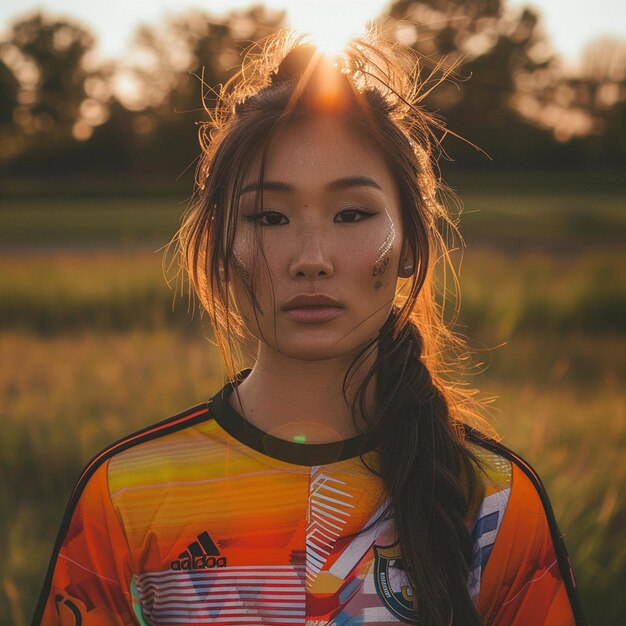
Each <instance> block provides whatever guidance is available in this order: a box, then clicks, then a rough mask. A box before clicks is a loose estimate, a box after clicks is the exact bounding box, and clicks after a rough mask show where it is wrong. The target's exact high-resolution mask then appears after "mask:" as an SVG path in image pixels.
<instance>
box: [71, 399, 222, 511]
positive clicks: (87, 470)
mask: <svg viewBox="0 0 626 626" xmlns="http://www.w3.org/2000/svg"><path fill="white" fill-rule="evenodd" d="M209 406H210V405H209V403H207V402H204V403H202V404H197V405H195V406H192V407H190V408H188V409H185V410H184V411H181V412H179V413H176V414H175V415H172V416H171V417H168V418H167V419H164V420H162V421H159V422H156V423H154V424H151V425H149V426H146V427H144V428H141V429H140V430H137V431H135V432H132V433H129V434H128V435H125V436H124V437H122V438H121V439H119V440H117V441H115V442H114V443H112V444H110V445H108V446H107V447H106V448H104V449H103V450H101V451H100V452H98V453H97V454H96V455H95V456H94V457H93V458H92V459H91V460H90V461H89V462H88V463H87V465H86V466H85V467H84V469H83V471H82V473H81V475H80V478H79V479H78V481H77V482H76V485H75V487H74V491H73V494H72V499H76V498H78V497H80V494H81V493H82V491H83V490H84V488H85V487H86V486H87V484H88V483H89V481H90V480H92V479H93V477H94V476H95V475H96V474H97V473H105V474H108V475H109V478H110V473H111V471H112V469H113V470H118V471H119V470H120V469H122V470H125V469H126V470H127V469H130V468H131V467H132V466H133V465H135V466H136V460H137V457H145V458H150V457H152V458H153V459H156V458H157V457H159V456H160V459H158V460H159V461H160V462H163V461H167V457H168V456H170V455H172V454H173V453H174V451H175V449H176V444H175V443H174V442H175V441H176V440H177V439H180V438H181V436H183V437H184V433H185V431H187V430H188V429H190V428H192V427H194V426H195V425H197V424H200V423H202V422H206V421H207V420H209V419H210V410H209ZM155 451H160V455H159V454H158V453H157V454H156V455H155V454H154V452H155Z"/></svg>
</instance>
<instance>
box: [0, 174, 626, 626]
mask: <svg viewBox="0 0 626 626" xmlns="http://www.w3.org/2000/svg"><path fill="white" fill-rule="evenodd" d="M542 185H543V190H541V189H539V190H538V189H537V188H535V187H533V192H532V193H530V192H527V193H526V195H524V193H523V190H522V189H519V190H517V191H516V192H515V193H513V192H512V191H510V190H507V189H495V190H494V191H492V193H488V192H487V191H485V190H484V189H480V188H479V187H476V188H475V189H474V190H473V191H471V192H470V193H468V194H467V195H466V196H465V197H466V198H467V200H466V210H467V211H468V216H467V218H466V220H465V222H464V223H465V224H466V225H467V228H465V229H464V232H465V233H466V238H467V241H468V244H469V247H468V250H467V252H466V254H465V257H464V260H463V264H462V266H461V282H462V286H463V299H462V309H461V311H462V313H461V317H460V319H459V327H458V329H459V331H460V332H463V333H465V334H467V335H468V336H469V337H471V338H472V340H473V341H472V345H473V346H474V347H475V348H476V349H477V350H478V352H477V354H478V360H479V361H481V362H482V363H484V365H483V366H482V367H481V369H482V370H483V371H482V373H479V374H477V375H476V377H475V379H474V380H472V384H475V385H477V386H479V387H480V388H481V389H482V390H483V391H484V392H485V394H486V395H493V396H497V399H496V400H495V402H494V403H493V404H492V405H491V409H490V419H491V421H492V422H493V424H494V426H495V427H496V429H497V430H498V431H499V433H500V434H501V435H502V437H503V439H504V442H505V443H506V444H507V445H509V446H511V447H513V448H514V449H516V450H517V451H518V452H520V453H521V454H522V455H524V456H525V457H526V458H527V459H528V460H529V461H530V462H531V463H532V464H533V465H534V466H535V468H536V469H537V470H538V472H539V473H540V475H541V476H542V478H543V479H544V482H545V484H546V486H547V489H548V492H549V494H550V496H551V500H552V503H553V506H554V509H555V512H556V514H557V519H558V520H559V522H560V526H561V530H562V531H563V533H564V534H565V538H566V543H567V545H568V548H569V551H570V554H571V556H572V560H573V563H574V568H575V571H576V573H577V576H578V580H579V584H580V588H581V593H582V597H583V606H584V607H585V609H586V611H587V613H588V617H589V619H590V622H591V623H592V624H599V625H604V624H621V623H625V620H626V598H625V597H624V595H623V593H622V591H623V589H624V586H625V585H626V542H624V539H623V527H624V524H625V523H626V502H625V501H624V497H623V493H624V488H625V486H626V461H625V460H624V459H625V458H626V457H625V455H624V450H625V449H626V406H625V405H626V401H625V397H624V392H623V384H624V380H623V373H624V372H625V371H626V356H625V355H626V338H625V336H624V332H623V320H624V314H625V313H626V278H625V277H626V272H624V271H623V270H624V263H623V261H622V260H621V256H620V255H621V251H620V249H619V248H618V247H617V245H616V244H617V243H618V242H619V240H620V238H623V234H624V218H623V216H624V211H623V209H624V206H623V195H622V196H620V195H619V194H618V193H616V191H615V189H609V191H608V192H607V193H606V194H605V195H602V194H599V193H598V189H597V188H591V189H590V190H589V192H588V193H587V195H585V194H584V193H582V192H579V193H576V191H577V190H576V189H574V190H572V189H568V192H567V193H560V194H559V193H558V189H549V188H546V184H545V181H544V182H543V183H542ZM556 187H558V185H557V186H556ZM581 187H582V185H581ZM459 190H460V192H461V193H463V185H459ZM574 197H576V198H577V200H576V202H573V198H574ZM529 198H532V202H531V201H530V200H529ZM592 201H593V203H594V204H593V214H592V215H591V216H588V215H586V214H585V217H584V219H586V220H587V222H586V223H587V226H586V227H584V228H583V226H580V225H579V226H576V227H574V226H571V225H570V226H568V228H564V229H561V230H559V229H558V228H556V226H555V227H554V229H552V230H551V227H550V228H549V227H547V226H546V224H558V223H561V224H569V223H570V222H569V220H568V215H569V217H570V218H572V219H577V218H576V215H579V214H580V212H581V210H582V207H584V206H585V203H586V202H592ZM181 206H182V205H181V203H180V202H178V201H177V200H176V199H175V198H172V197H169V198H161V199H150V198H147V199H146V198H144V197H128V198H127V197H114V198H108V199H102V198H100V199H99V200H98V199H97V198H89V199H85V198H79V197H74V198H70V199H69V200H68V201H64V200H63V201H62V200H61V199H60V198H57V200H56V201H55V203H53V205H47V204H46V206H45V207H44V205H43V204H42V202H41V199H40V198H37V197H31V196H25V195H23V196H18V197H9V198H6V199H5V200H3V201H2V202H0V215H2V216H3V227H6V228H3V230H2V235H1V236H0V310H1V311H2V315H1V317H0V479H1V480H2V482H3V485H5V488H4V489H3V490H1V491H0V554H2V556H3V558H2V560H1V562H0V623H1V624H15V626H22V625H23V624H26V623H27V622H28V620H29V619H30V617H31V614H32V610H33V606H34V602H35V598H36V596H37V593H38V590H39V588H40V586H41V583H42V580H43V576H44V573H45V569H46V567H47V562H48V559H49V556H50V550H51V547H52V543H53V541H54V537H55V533H56V530H57V528H58V525H59V523H60V520H61V517H62V515H63V509H64V507H65V503H66V500H67V497H68V495H69V492H70V489H71V487H72V485H73V483H74V482H75V480H76V478H77V477H78V475H79V473H80V470H81V468H82V466H83V465H84V464H85V463H86V462H87V460H88V459H89V458H90V457H91V456H92V455H93V454H95V453H96V452H97V451H98V450H99V449H100V448H102V447H103V446H105V445H106V444H107V443H110V442H111V441H113V440H115V439H116V438H119V437H120V436H122V435H123V434H125V433H128V432H130V431H132V430H135V429H137V428H140V427H142V426H144V425H146V424H149V423H151V422H154V421H157V420H160V419H163V418H165V417H167V416H169V415H171V414H173V413H176V412H179V411H181V410H183V409H184V408H186V407H188V406H192V405H193V404H196V403H199V402H202V401H204V400H206V399H207V398H208V397H210V396H211V394H212V393H213V392H214V391H215V390H217V389H218V388H219V386H220V385H221V384H222V382H223V379H222V372H221V366H220V363H219V358H218V356H217V354H216V353H215V351H214V348H213V346H212V345H211V344H210V341H209V339H210V328H209V326H208V322H207V321H206V320H203V319H201V318H200V317H199V316H198V315H196V316H195V318H194V319H193V320H192V319H191V317H190V315H189V312H188V306H187V301H186V299H181V298H177V299H176V300H175V306H174V307H173V301H174V294H173V292H172V291H170V290H169V289H168V288H167V286H166V284H165V281H164V279H163V275H162V268H161V255H160V253H159V252H157V250H158V249H159V248H160V247H161V246H162V245H163V244H164V243H165V242H166V241H167V239H168V237H169V236H170V235H171V233H172V232H173V230H174V229H175V228H176V224H177V221H178V216H179V213H180V209H181ZM568 207H569V208H568ZM620 207H621V209H620ZM478 210H480V212H479V213H477V212H475V211H478ZM568 211H570V212H569V213H568ZM584 219H583V222H584ZM590 223H592V224H593V226H589V224H590ZM541 225H543V228H542V227H541ZM581 229H582V231H581ZM583 233H584V234H583Z"/></svg>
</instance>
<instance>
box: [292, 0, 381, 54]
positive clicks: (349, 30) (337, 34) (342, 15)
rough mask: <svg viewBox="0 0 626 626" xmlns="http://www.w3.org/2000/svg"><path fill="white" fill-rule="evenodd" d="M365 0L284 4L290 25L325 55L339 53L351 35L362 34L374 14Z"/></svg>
mask: <svg viewBox="0 0 626 626" xmlns="http://www.w3.org/2000/svg"><path fill="white" fill-rule="evenodd" d="M363 5H367V3H365V2H362V1H360V2H352V1H350V0H348V1H345V2H337V1H336V0H316V2H304V1H301V2H299V3H289V4H287V11H288V18H289V22H290V25H291V27H292V28H293V29H294V30H295V31H297V32H299V33H304V34H306V36H307V39H308V40H309V41H310V42H311V43H313V44H314V45H315V46H316V47H317V48H318V50H319V51H320V52H322V53H323V54H325V55H326V56H328V57H333V56H336V55H338V54H341V53H342V52H343V51H344V50H345V48H346V47H347V45H348V42H349V41H350V40H351V39H353V38H354V37H359V36H362V35H364V34H365V32H366V30H367V23H368V21H369V20H371V19H374V18H375V17H376V15H377V14H378V13H377V12H376V11H375V10H373V9H372V8H371V7H367V6H363Z"/></svg>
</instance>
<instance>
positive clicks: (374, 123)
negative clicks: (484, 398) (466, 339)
mask: <svg viewBox="0 0 626 626" xmlns="http://www.w3.org/2000/svg"><path fill="white" fill-rule="evenodd" d="M415 62H416V59H415V58H414V57H412V56H410V53H409V52H408V51H399V50H398V49H394V50H392V49H391V48H386V47H385V46H384V45H383V42H381V41H375V42H374V41H366V40H364V39H361V40H358V41H353V42H352V44H351V45H350V47H349V48H348V49H347V50H346V52H345V54H343V55H342V56H341V57H337V58H336V59H335V60H334V61H329V60H327V59H325V58H324V57H322V56H320V54H319V53H318V52H317V51H316V50H315V48H314V47H313V46H311V45H310V44H305V43H303V42H302V40H301V39H299V38H290V37H289V36H288V35H286V34H285V33H282V34H281V35H279V36H277V37H274V38H272V39H270V40H268V41H266V42H265V45H264V47H262V49H261V50H260V52H258V53H257V54H252V53H250V54H248V56H247V57H246V58H245V59H244V63H243V66H242V69H241V71H240V72H239V74H238V75H236V76H235V77H234V78H233V79H231V80H230V81H229V82H227V83H226V84H225V85H223V86H222V89H221V92H220V94H219V99H218V103H217V105H216V107H215V108H213V109H211V110H210V111H209V120H208V121H207V122H206V123H205V124H204V125H203V126H202V128H201V131H200V142H201V146H202V157H201V161H200V164H199V167H198V170H197V181H196V182H197V185H196V190H195V193H194V197H193V199H192V202H191V204H190V207H189V209H188V210H187V212H186V214H185V216H184V219H183V224H182V226H181V228H180V230H179V231H178V233H177V234H176V236H175V238H174V239H173V240H172V243H175V244H176V245H177V248H176V250H177V253H178V254H179V263H178V265H179V266H180V267H181V268H183V269H184V270H185V271H186V273H187V275H188V277H189V280H190V282H191V284H192V286H193V291H194V292H195V294H196V295H197V297H198V298H199V300H200V301H201V303H202V305H203V308H204V309H205V310H206V311H207V312H208V314H209V316H210V318H211V322H212V325H213V327H214V330H215V336H216V340H217V342H218V345H219V346H220V348H221V350H222V354H223V356H224V361H225V364H226V368H227V371H228V373H229V375H230V376H231V377H235V376H236V373H237V371H238V370H239V369H240V365H241V350H240V346H241V345H242V342H245V341H246V339H247V338H248V335H247V331H246V327H245V325H244V323H243V320H242V317H241V315H240V313H239V311H238V309H237V303H236V302H235V301H234V300H233V298H232V296H231V291H230V286H229V284H230V280H229V278H230V271H231V267H232V266H233V260H234V259H233V242H234V239H235V233H236V228H237V207H238V206H239V195H240V191H241V187H242V184H243V182H244V181H245V180H246V176H247V174H248V173H249V172H250V170H251V168H252V166H253V162H254V160H255V159H256V158H257V157H258V156H259V155H260V156H261V178H262V176H263V164H264V159H265V155H266V152H267V147H268V144H269V140H270V138H271V137H272V135H273V133H274V132H275V131H276V129H277V128H278V127H279V125H280V124H281V123H282V122H284V121H285V120H287V119H293V117H294V116H311V115H316V114H318V113H319V112H324V113H325V114H333V115H337V116H339V117H340V118H341V119H342V120H344V121H345V123H346V124H348V125H349V126H350V127H351V128H353V129H355V130H356V131H357V132H359V133H362V134H364V135H365V136H367V138H368V139H369V141H370V142H372V145H373V146H374V147H375V148H376V149H377V150H378V151H379V154H380V155H381V156H382V158H383V159H384V160H385V162H386V164H387V165H388V166H389V170H390V171H391V172H392V173H393V175H394V177H395V181H396V183H397V186H398V190H399V194H400V198H401V206H402V220H403V230H404V233H405V240H406V243H407V245H408V246H409V249H410V252H411V254H412V256H413V259H414V260H415V266H414V270H415V271H414V272H413V274H412V275H411V276H410V277H409V278H408V279H406V280H401V281H400V287H399V289H398V290H397V293H396V297H395V300H394V303H393V306H392V310H391V313H390V315H389V317H388V319H387V321H386V322H385V324H384V325H383V327H382V328H381V330H380V332H379V335H378V337H376V338H375V339H374V340H372V342H371V343H370V344H369V345H367V346H366V347H365V348H363V350H362V352H361V353H360V354H359V356H358V357H357V358H356V359H355V360H354V362H353V363H352V365H351V367H350V368H349V370H348V371H347V372H346V377H345V379H344V393H346V390H347V389H348V387H349V382H350V379H351V378H352V377H353V376H354V374H355V372H356V370H357V369H358V368H359V367H360V364H362V363H363V362H364V358H365V357H366V356H367V355H368V354H371V353H372V351H374V350H376V351H377V352H376V355H377V356H376V359H375V360H374V364H373V365H372V366H371V367H370V369H369V370H368V371H367V372H366V373H365V375H364V378H363V381H362V383H361V384H360V386H359V388H358V391H357V393H356V396H355V397H354V398H353V405H352V406H353V414H354V415H355V419H356V415H359V416H361V417H363V416H364V417H365V419H366V423H367V425H368V427H367V432H366V433H365V434H366V436H367V437H369V438H371V439H372V440H373V442H374V443H375V445H376V448H377V450H378V464H379V467H377V468H373V467H372V468H370V469H371V470H372V471H375V472H377V473H378V474H379V475H380V476H381V478H382V480H383V481H384V484H385V486H386V489H387V493H388V496H389V500H390V503H391V504H390V507H389V510H388V511H387V515H388V516H389V517H392V518H393V522H394V527H395V532H396V536H397V540H398V543H399V546H400V551H401V554H402V563H403V566H404V568H405V570H406V573H407V576H408V578H409V581H410V584H411V585H412V587H413V589H414V592H415V597H417V608H416V610H415V618H416V621H417V620H419V621H420V623H422V624H426V625H438V626H444V625H445V626H447V625H449V624H452V625H454V626H456V625H463V626H470V625H475V624H480V623H481V620H480V618H479V616H478V613H477V611H476V609H475V607H474V604H473V602H472V600H471V598H470V596H469V593H468V590H467V584H468V576H469V571H470V564H471V560H472V541H471V538H470V535H469V532H468V529H467V526H466V517H467V515H468V511H469V508H470V503H471V501H472V498H473V496H474V494H475V493H476V484H477V478H476V471H477V466H478V462H477V460H476V459H475V458H474V456H473V455H472V453H471V451H470V450H469V449H468V447H467V446H466V445H465V442H464V436H463V423H464V422H468V421H472V420H475V419H476V418H477V417H478V415H479V410H478V409H479V407H480V405H479V403H478V401H477V400H476V397H475V393H474V392H473V391H471V390H469V389H468V388H466V387H464V386H463V385H460V384H458V382H455V381H454V379H453V378H452V376H451V373H452V372H453V370H454V368H453V365H454V364H455V363H456V364H458V362H459V355H460V354H462V350H463V346H464V345H463V342H462V341H461V339H460V338H459V337H457V336H456V335H455V334H454V333H453V332H452V331H451V330H450V328H449V325H448V324H447V323H446V321H445V319H444V317H445V315H444V304H445V296H446V295H447V294H446V292H449V291H450V289H449V285H448V284H447V283H446V277H449V276H450V274H449V272H447V271H445V268H446V266H447V264H448V262H449V259H450V255H449V248H448V245H447V241H446V239H447V238H449V237H451V236H452V235H453V234H454V233H455V225H454V221H453V220H452V219H451V217H450V215H449V212H448V210H447V209H446V206H445V203H444V202H442V190H444V189H445V188H444V186H443V183H442V182H441V181H440V179H439V177H438V175H437V170H436V167H435V163H436V156H437V154H436V150H437V148H438V142H437V138H436V134H435V133H436V131H437V130H444V126H443V123H442V122H441V121H440V120H439V119H437V118H436V117H434V116H433V115H431V114H429V113H427V112H425V111H424V110H423V109H422V108H421V106H420V101H421V98H422V97H423V94H424V92H425V90H426V88H424V86H423V85H419V84H418V83H417V80H416V77H417V72H416V71H415V70H416V67H415ZM322 72H325V73H326V74H325V78H324V77H323V76H322ZM329 72H330V73H331V74H333V75H334V80H335V87H334V88H333V89H334V91H333V90H331V92H329V91H328V81H327V78H328V75H329V74H328V73H329ZM259 193H260V192H259ZM436 268H440V269H439V270H438V271H437V269H436ZM451 275H452V276H453V277H454V273H452V274H451ZM251 278H252V279H253V278H254V277H251ZM454 284H456V283H455V282H454V281H453V285H454ZM441 292H443V296H444V297H443V298H441V297H439V296H438V293H441ZM372 381H375V384H376V406H375V409H374V411H373V412H372V411H370V412H369V413H368V410H367V403H366V391H367V388H368V385H369V384H370V382H372Z"/></svg>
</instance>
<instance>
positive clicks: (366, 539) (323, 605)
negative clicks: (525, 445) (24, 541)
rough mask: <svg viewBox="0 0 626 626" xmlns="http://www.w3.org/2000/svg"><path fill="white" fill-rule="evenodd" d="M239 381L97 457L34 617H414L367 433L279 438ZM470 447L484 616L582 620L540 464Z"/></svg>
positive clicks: (158, 620)
mask: <svg viewBox="0 0 626 626" xmlns="http://www.w3.org/2000/svg"><path fill="white" fill-rule="evenodd" d="M232 389H233V384H232V383H229V384H227V385H226V386H225V387H224V388H223V389H222V390H221V391H220V392H219V393H218V394H216V395H215V396H214V397H213V398H212V399H211V400H210V401H209V402H208V403H205V404H202V405H199V406H196V407H194V408H192V409H189V410H187V411H185V412H184V413H181V414H179V415H177V416H175V417H173V418H171V419H169V420H166V421H164V422H162V423H160V424H157V425H155V426H153V427H151V428H148V429H145V430H143V431H140V432H139V433H136V434H134V435H131V436H129V437H127V438H125V439H123V440H121V441H120V442H118V443H117V444H114V445H113V446H111V447H110V448H108V449H107V450H105V451H104V452H102V453H101V454H100V455H98V456H97V457H96V458H95V459H94V460H93V461H92V462H91V463H90V464H89V465H88V466H87V468H86V470H85V472H84V474H83V476H82V478H81V479H80V480H79V482H78V484H77V486H76V487H75V489H74V493H73V494H72V497H71V500H70V503H69V505H68V508H67V512H66V516H65V519H64V522H63V524H62V527H61V530H60V533H59V537H58V540H57V544H56V546H55V549H54V553H53V557H52V561H51V564H50V569H49V572H48V576H47V578H46V581H45V584H44V588H43V591H42V594H41V598H40V601H39V605H38V607H37V609H36V614H35V617H34V621H33V624H35V625H37V624H44V625H45V626H56V625H59V624H63V625H71V626H75V625H85V626H87V625H88V626H105V625H106V626H112V625H118V624H119V625H129V624H140V625H148V624H154V625H174V624H177V625H178V624H214V625H224V626H225V625H229V626H230V625H240V626H252V625H254V624H262V625H265V624H268V625H275V624H280V625H282V626H304V625H306V626H318V625H332V626H356V625H357V624H358V625H361V624H379V625H385V624H401V623H412V621H411V616H412V614H413V610H414V607H415V606H417V603H419V598H416V597H415V596H414V594H413V593H412V591H411V588H410V586H409V584H408V580H407V576H406V574H405V572H404V570H403V568H402V560H401V554H400V552H399V549H398V544H397V542H396V540H395V537H394V532H393V523H392V522H391V521H381V519H380V518H381V513H382V512H383V511H384V510H385V509H386V507H387V504H388V502H387V498H386V495H385V489H384V486H383V484H382V482H381V480H380V478H378V477H377V476H376V475H375V474H374V473H372V472H371V471H370V470H369V469H367V468H366V467H365V466H364V464H363V460H362V458H361V456H360V453H361V452H362V450H361V446H362V440H361V439H359V438H358V437H357V438H354V439H349V440H346V441H341V442H336V443H330V444H316V445H311V444H301V443H296V442H288V441H285V440H282V439H277V438H275V437H272V436H270V435H268V434H266V433H264V432H262V431H260V430H258V429H257V428H255V427H254V426H253V425H252V424H250V423H249V422H247V421H246V420H245V419H244V418H243V417H242V416H241V415H239V414H238V413H237V412H235V410H234V409H233V408H232V407H231V406H230V402H229V401H228V396H229V394H230V393H231V392H232ZM468 445H470V446H471V447H472V449H473V451H474V452H475V453H476V455H477V456H479V457H480V459H482V461H483V463H484V465H485V467H486V468H487V469H486V471H485V472H484V473H481V485H482V486H481V489H480V493H479V494H478V497H477V498H476V504H475V506H473V510H472V512H471V514H470V515H469V517H468V519H467V525H468V528H469V530H470V534H471V537H472V539H473V542H474V559H473V563H472V567H471V573H470V577H469V582H468V588H469V592H470V595H471V597H472V598H473V599H474V601H475V603H476V606H477V608H478V612H479V614H480V615H481V617H482V618H483V620H484V623H485V624H489V625H494V626H496V625H498V626H516V625H519V626H522V625H523V626H541V625H550V626H567V625H573V624H582V623H583V622H584V618H583V617H582V613H581V612H580V608H579V604H578V599H577V594H576V589H575V583H574V578H573V575H572V572H571V569H570V566H569V561H568V559H567V555H566V553H565V548H564V545H563V543H562V540H561V537H560V534H559V532H558V529H557V527H556V524H555V522H554V518H553V516H552V513H551V510H550V505H549V502H548V500H547V498H546V496H545V492H544V491H543V489H542V487H541V483H540V481H539V479H538V478H537V476H536V474H535V473H534V472H533V471H532V470H531V469H530V467H529V466H528V465H527V464H526V463H525V462H524V461H522V460H521V459H520V458H519V457H517V456H516V455H514V454H513V453H511V452H510V451H508V450H507V449H506V448H504V447H502V446H499V445H498V444H496V443H495V442H492V441H490V440H487V439H484V438H482V437H477V436H473V435H472V433H471V432H470V433H469V436H468ZM375 454H376V452H375V451H369V452H366V453H365V457H367V456H368V455H369V456H370V459H369V461H370V462H375ZM366 460H367V458H366ZM370 462H368V465H369V464H370ZM383 519H384V517H383Z"/></svg>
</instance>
